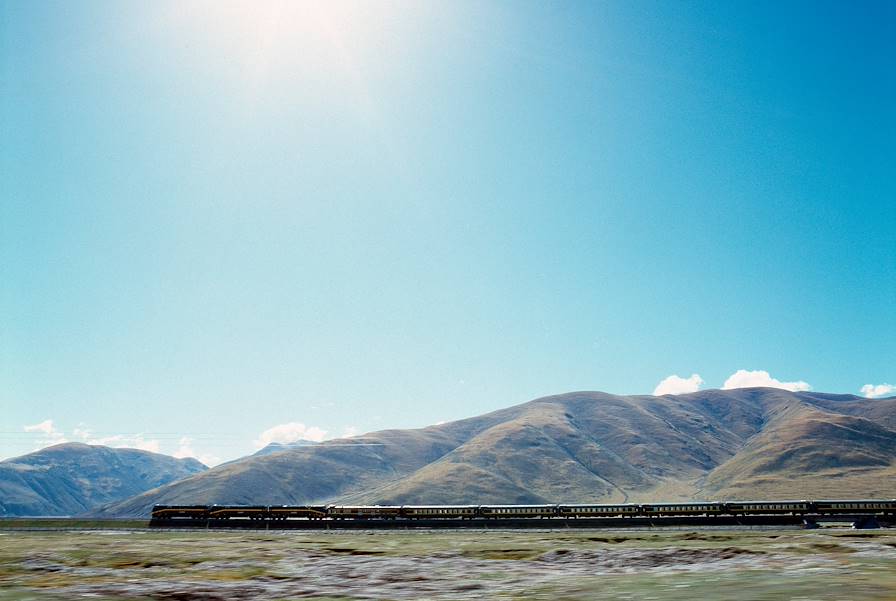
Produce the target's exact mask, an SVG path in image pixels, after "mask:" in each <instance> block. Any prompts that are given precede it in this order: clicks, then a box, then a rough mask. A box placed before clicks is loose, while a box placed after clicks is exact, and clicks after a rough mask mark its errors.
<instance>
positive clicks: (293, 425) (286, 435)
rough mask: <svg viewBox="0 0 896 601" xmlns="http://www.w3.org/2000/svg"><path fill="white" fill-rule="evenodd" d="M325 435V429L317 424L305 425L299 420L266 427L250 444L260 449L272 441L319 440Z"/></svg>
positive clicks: (286, 442) (287, 442) (284, 442)
mask: <svg viewBox="0 0 896 601" xmlns="http://www.w3.org/2000/svg"><path fill="white" fill-rule="evenodd" d="M326 435H327V431H326V430H322V429H320V428H318V427H317V426H306V425H305V424H303V423H300V422H289V423H287V424H280V425H279V426H274V427H273V428H268V429H267V430H265V431H264V432H262V433H261V434H260V435H259V437H258V438H257V439H255V440H254V441H253V442H252V444H254V445H255V448H256V449H260V448H262V447H266V446H268V445H269V444H271V443H272V442H279V443H283V444H289V443H291V442H296V441H297V440H311V441H314V442H320V441H322V440H323V439H324V437H326Z"/></svg>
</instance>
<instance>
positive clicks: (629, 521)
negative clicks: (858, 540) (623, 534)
mask: <svg viewBox="0 0 896 601" xmlns="http://www.w3.org/2000/svg"><path fill="white" fill-rule="evenodd" d="M823 523H844V524H851V525H853V526H854V527H858V528H868V527H870V528H875V527H882V528H890V527H893V526H894V525H896V524H894V520H893V519H892V518H890V517H885V516H880V515H875V514H842V515H804V516H798V515H796V516H792V515H749V516H669V517H625V518H616V517H609V518H556V517H554V518H544V519H539V518H510V519H500V520H490V519H361V520H336V519H322V520H308V519H295V520H270V521H268V520H249V519H227V520H214V519H208V520H190V519H171V520H165V519H153V520H151V521H150V523H149V526H150V528H171V529H176V528H190V529H206V528H207V529H247V530H415V529H426V530H432V529H441V530H450V529H455V530H490V529H495V530H500V529H550V530H556V529H564V528H570V529H573V528H575V529H580V528H609V529H618V528H664V527H681V526H693V527H711V526H724V527H759V526H781V527H804V528H813V527H816V526H817V525H819V524H823Z"/></svg>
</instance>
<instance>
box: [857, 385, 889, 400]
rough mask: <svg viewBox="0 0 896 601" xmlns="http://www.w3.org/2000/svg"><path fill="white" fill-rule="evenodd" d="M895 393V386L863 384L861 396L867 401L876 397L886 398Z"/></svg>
mask: <svg viewBox="0 0 896 601" xmlns="http://www.w3.org/2000/svg"><path fill="white" fill-rule="evenodd" d="M892 392H896V386H893V385H892V384H876V385H875V384H865V385H864V386H862V394H863V395H864V396H865V398H867V399H876V398H877V397H881V396H887V395H888V394H890V393H892Z"/></svg>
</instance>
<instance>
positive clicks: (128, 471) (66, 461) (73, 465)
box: [0, 442, 207, 516]
mask: <svg viewBox="0 0 896 601" xmlns="http://www.w3.org/2000/svg"><path fill="white" fill-rule="evenodd" d="M205 469H207V468H206V467H205V466H204V465H202V464H201V463H199V462H198V461H196V460H195V459H176V458H174V457H169V456H167V455H160V454H159V453H150V452H148V451H140V450H138V449H113V448H109V447H104V446H100V445H86V444H81V443H74V442H72V443H64V444H58V445H54V446H52V447H48V448H46V449H41V450H40V451H36V452H34V453H29V454H27V455H22V456H21V457H14V458H12V459H7V460H6V461H0V516H52V515H55V516H60V515H74V514H79V513H83V512H85V511H88V510H90V509H93V508H94V507H97V506H98V505H102V504H104V503H109V502H112V501H119V500H121V499H126V498H128V497H132V496H134V495H136V494H138V493H141V492H143V491H145V490H147V489H150V488H154V487H157V486H159V485H162V484H167V483H169V482H173V481H175V480H180V479H182V478H185V477H187V476H189V475H191V474H195V473H198V472H201V471H203V470H205Z"/></svg>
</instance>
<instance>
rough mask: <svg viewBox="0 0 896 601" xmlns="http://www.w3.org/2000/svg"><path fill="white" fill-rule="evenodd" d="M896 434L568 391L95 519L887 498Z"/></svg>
mask: <svg viewBox="0 0 896 601" xmlns="http://www.w3.org/2000/svg"><path fill="white" fill-rule="evenodd" d="M894 425H896V398H891V399H878V400H869V399H860V398H858V397H854V396H851V395H827V394H820V393H806V392H800V393H793V392H787V391H783V390H778V389H771V388H753V389H740V390H725V391H723V390H707V391H701V392H697V393H693V394H688V395H680V396H670V395H667V396H663V397H653V396H615V395H610V394H604V393H599V392H576V393H570V394H563V395H557V396H551V397H545V398H541V399H536V400H534V401H531V402H529V403H525V404H522V405H518V406H515V407H510V408H508V409H504V410H501V411H497V412H494V413H489V414H486V415H483V416H479V417H474V418H470V419H465V420H460V421H457V422H452V423H448V424H442V425H439V426H431V427H428V428H423V429H419V430H387V431H383V432H374V433H371V434H368V435H365V436H364V437H362V438H351V439H343V440H336V441H328V442H324V443H320V444H317V445H312V446H308V447H300V448H294V449H289V450H285V451H282V452H278V453H273V454H270V455H266V456H258V457H249V458H246V459H243V460H240V461H237V462H234V463H231V464H228V465H225V466H220V467H218V468H215V469H212V470H209V471H208V472H207V473H204V474H199V475H196V476H193V477H190V478H188V479H186V480H184V481H182V482H177V483H174V484H170V485H167V486H163V487H160V488H158V489H155V490H151V491H148V492H146V493H144V494H142V495H139V496H137V497H135V498H133V499H129V500H127V501H125V502H122V503H116V504H113V505H110V506H107V507H106V508H104V510H103V513H104V514H105V515H145V514H146V513H147V512H148V510H149V509H150V507H151V506H152V505H153V504H154V503H203V504H204V503H261V504H281V503H284V504H290V503H301V504H304V503H326V502H357V503H524V502H559V501H566V502H595V501H602V502H614V501H639V500H648V499H654V500H655V499H666V500H674V499H690V498H697V497H699V498H745V497H755V496H775V497H799V498H806V497H813V496H818V497H823V496H848V497H856V496H866V495H874V496H888V497H892V496H896V490H894V489H896V485H894V484H893V482H894V480H893V478H892V475H893V474H894V472H896V429H894Z"/></svg>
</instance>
